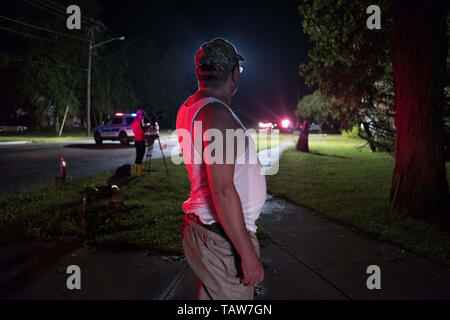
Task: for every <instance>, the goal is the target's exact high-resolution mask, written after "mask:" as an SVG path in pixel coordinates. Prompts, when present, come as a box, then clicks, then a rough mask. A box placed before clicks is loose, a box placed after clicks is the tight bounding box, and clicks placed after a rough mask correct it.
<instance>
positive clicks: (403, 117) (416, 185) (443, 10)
mask: <svg viewBox="0 0 450 320" xmlns="http://www.w3.org/2000/svg"><path fill="white" fill-rule="evenodd" d="M396 3H397V5H398V7H397V8H396V9H395V11H394V12H395V15H394V23H395V24H394V28H393V30H392V31H393V32H392V36H393V38H392V48H391V61H392V67H393V73H394V90H395V109H396V110H395V111H396V115H395V126H396V139H395V152H394V157H395V168H394V172H393V176H392V187H391V194H390V199H391V202H392V204H393V206H394V208H397V209H399V210H401V211H406V212H408V213H409V214H410V215H413V216H418V217H427V216H431V215H433V214H438V213H440V214H444V215H445V216H448V214H449V212H448V198H449V193H448V183H447V176H446V169H445V162H444V128H443V108H444V86H445V82H446V57H447V37H446V31H447V26H446V17H447V3H446V0H443V1H442V0H439V1H420V0H408V1H403V0H402V1H397V2H396Z"/></svg>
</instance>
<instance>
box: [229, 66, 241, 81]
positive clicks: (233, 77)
mask: <svg viewBox="0 0 450 320" xmlns="http://www.w3.org/2000/svg"><path fill="white" fill-rule="evenodd" d="M231 80H232V81H233V83H234V84H235V85H237V84H238V82H239V66H236V67H235V68H234V69H233V72H231Z"/></svg>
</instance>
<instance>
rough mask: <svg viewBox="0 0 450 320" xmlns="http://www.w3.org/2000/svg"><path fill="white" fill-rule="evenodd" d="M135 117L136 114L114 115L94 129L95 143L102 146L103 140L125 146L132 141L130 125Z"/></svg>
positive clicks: (132, 135)
mask: <svg viewBox="0 0 450 320" xmlns="http://www.w3.org/2000/svg"><path fill="white" fill-rule="evenodd" d="M135 117H136V113H129V114H128V113H121V112H119V113H116V114H115V115H114V117H112V118H111V119H109V120H108V121H106V122H105V123H104V124H103V125H101V126H98V127H96V128H95V130H94V140H95V143H96V144H102V142H103V140H119V141H120V144H121V145H123V146H127V145H128V144H129V143H130V141H133V140H134V133H133V130H132V129H131V124H132V123H133V121H134V118H135Z"/></svg>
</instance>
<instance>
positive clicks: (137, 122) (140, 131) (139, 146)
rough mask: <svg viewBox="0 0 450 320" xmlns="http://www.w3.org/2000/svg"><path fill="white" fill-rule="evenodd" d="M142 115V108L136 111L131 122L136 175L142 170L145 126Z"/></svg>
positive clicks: (139, 174)
mask: <svg viewBox="0 0 450 320" xmlns="http://www.w3.org/2000/svg"><path fill="white" fill-rule="evenodd" d="M143 121H144V115H143V111H142V110H138V111H136V117H135V118H134V121H133V123H132V124H131V129H132V130H133V133H134V146H135V147H136V159H135V161H134V163H135V165H136V175H137V176H138V177H140V176H141V172H142V159H143V158H144V154H145V127H144V123H143Z"/></svg>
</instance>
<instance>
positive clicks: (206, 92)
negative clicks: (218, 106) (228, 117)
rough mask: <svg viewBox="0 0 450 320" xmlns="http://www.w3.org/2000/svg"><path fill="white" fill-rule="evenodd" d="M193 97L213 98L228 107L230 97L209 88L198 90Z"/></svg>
mask: <svg viewBox="0 0 450 320" xmlns="http://www.w3.org/2000/svg"><path fill="white" fill-rule="evenodd" d="M195 95H196V96H197V97H198V98H199V99H201V98H205V97H213V98H216V99H218V100H220V101H223V102H225V103H226V104H227V105H230V102H231V95H227V94H224V93H223V92H221V91H219V90H215V89H211V88H200V89H199V90H198V91H197V92H196V93H195Z"/></svg>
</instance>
